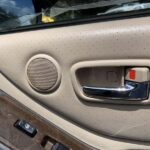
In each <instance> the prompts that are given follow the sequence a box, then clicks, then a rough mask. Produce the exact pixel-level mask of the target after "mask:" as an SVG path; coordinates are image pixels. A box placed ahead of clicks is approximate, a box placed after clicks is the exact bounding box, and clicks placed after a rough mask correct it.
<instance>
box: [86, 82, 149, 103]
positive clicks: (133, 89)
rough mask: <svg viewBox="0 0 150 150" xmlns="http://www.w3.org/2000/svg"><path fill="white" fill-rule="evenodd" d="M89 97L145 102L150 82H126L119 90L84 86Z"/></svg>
mask: <svg viewBox="0 0 150 150" xmlns="http://www.w3.org/2000/svg"><path fill="white" fill-rule="evenodd" d="M83 91H84V93H85V94H86V95H87V96H90V97H98V98H104V99H118V100H139V101H140V100H145V99H148V96H149V82H144V83H137V82H131V81H125V85H124V86H123V87H119V88H100V87H89V86H83Z"/></svg>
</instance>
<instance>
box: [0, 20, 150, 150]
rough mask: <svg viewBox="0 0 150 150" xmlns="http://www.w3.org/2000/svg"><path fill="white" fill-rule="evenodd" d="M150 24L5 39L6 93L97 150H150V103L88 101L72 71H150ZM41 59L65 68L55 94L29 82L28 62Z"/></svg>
mask: <svg viewBox="0 0 150 150" xmlns="http://www.w3.org/2000/svg"><path fill="white" fill-rule="evenodd" d="M149 22H150V18H149V17H141V18H132V19H123V20H114V21H106V22H97V23H89V24H82V25H74V26H67V27H59V28H58V27H56V28H51V29H43V30H34V31H27V32H20V33H12V34H6V35H5V34H4V35H1V36H0V43H1V44H0V69H1V73H2V75H1V77H0V80H1V84H2V85H1V90H2V91H4V92H5V93H7V94H9V95H11V96H12V97H13V98H15V99H16V100H17V101H19V102H20V103H22V104H23V105H25V106H26V107H28V108H29V109H31V110H32V111H34V112H35V113H37V114H40V115H41V116H42V117H44V118H45V119H47V121H49V122H52V123H54V124H55V125H56V126H58V127H59V128H60V129H63V130H65V131H66V132H67V133H69V134H71V135H72V136H75V137H76V138H78V139H79V140H81V141H83V142H84V143H87V144H89V145H91V146H93V147H95V148H102V149H109V148H110V147H111V148H112V149H113V147H112V146H113V145H114V144H115V145H116V146H118V149H123V148H129V149H130V148H133V149H134V148H139V149H140V148H144V146H145V148H147V149H148V148H150V147H149V144H148V143H147V142H149V141H150V133H149V123H150V121H149V119H148V116H149V100H144V101H139V102H132V101H131V102H130V101H126V99H124V100H122V101H117V100H108V101H107V100H105V99H101V101H102V102H103V103H100V102H99V101H98V102H94V101H90V102H87V101H85V100H86V99H87V97H86V98H85V97H83V96H81V95H83V93H82V91H77V90H79V88H78V87H77V85H76V84H77V83H76V81H75V78H76V74H75V73H74V72H73V71H72V68H74V66H77V65H78V64H79V63H82V64H83V65H86V63H87V62H88V64H89V65H90V66H94V67H95V66H107V67H116V66H118V67H121V66H123V67H126V66H130V67H132V66H138V67H149V65H150V63H149V57H150V56H149V55H150V51H149V48H150V42H149V36H150V33H149V32H150V27H149ZM37 55H47V56H50V57H52V58H53V59H54V60H55V61H56V62H57V64H58V67H59V68H60V83H59V84H58V85H57V88H56V89H55V90H53V91H52V92H50V93H46V94H45V93H40V92H38V91H36V90H34V89H33V88H32V87H31V86H30V84H29V82H28V79H27V78H28V77H27V73H26V69H27V67H28V62H29V61H30V59H32V57H34V56H37ZM106 62H107V63H106ZM106 84H107V83H106ZM6 85H9V86H6ZM14 91H17V92H14ZM137 104H138V105H137ZM31 106H33V107H31ZM39 110H41V111H39ZM51 114H53V115H54V116H53V115H52V116H51ZM56 114H57V115H58V116H57V115H56ZM57 117H58V118H59V119H58V120H57ZM55 119H56V120H55ZM61 122H62V123H61ZM64 122H65V123H64ZM63 124H64V125H63ZM65 125H67V126H65ZM83 134H85V135H88V134H89V136H88V137H85V136H83ZM126 142H127V143H126ZM108 143H110V145H108ZM114 149H115V147H114Z"/></svg>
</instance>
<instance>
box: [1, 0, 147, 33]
mask: <svg viewBox="0 0 150 150" xmlns="http://www.w3.org/2000/svg"><path fill="white" fill-rule="evenodd" d="M146 9H150V0H0V32H5V31H8V30H12V29H16V28H20V27H24V26H31V25H37V24H45V23H55V22H61V21H68V20H73V19H82V18H90V17H95V16H105V15H107V16H109V15H112V14H120V13H124V12H133V11H141V10H146Z"/></svg>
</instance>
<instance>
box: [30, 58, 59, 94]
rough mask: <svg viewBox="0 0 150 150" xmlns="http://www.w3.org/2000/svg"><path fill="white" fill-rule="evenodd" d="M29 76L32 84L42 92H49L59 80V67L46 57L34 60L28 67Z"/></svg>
mask: <svg viewBox="0 0 150 150" xmlns="http://www.w3.org/2000/svg"><path fill="white" fill-rule="evenodd" d="M27 76H28V79H29V82H30V84H31V86H32V87H33V88H34V89H36V90H38V91H40V92H49V91H51V90H52V89H53V87H54V86H55V85H56V82H57V80H58V72H57V68H56V66H55V65H54V63H53V62H51V61H50V60H48V59H46V58H36V59H34V60H32V61H31V62H30V63H29V65H28V68H27Z"/></svg>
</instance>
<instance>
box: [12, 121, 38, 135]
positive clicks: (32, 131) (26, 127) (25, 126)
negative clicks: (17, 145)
mask: <svg viewBox="0 0 150 150" xmlns="http://www.w3.org/2000/svg"><path fill="white" fill-rule="evenodd" d="M15 127H16V128H18V129H19V130H21V131H22V132H24V133H25V134H27V135H29V136H30V137H34V136H35V135H36V133H37V129H36V128H35V127H33V126H32V125H31V124H29V123H28V122H26V121H24V120H17V122H16V123H15Z"/></svg>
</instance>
